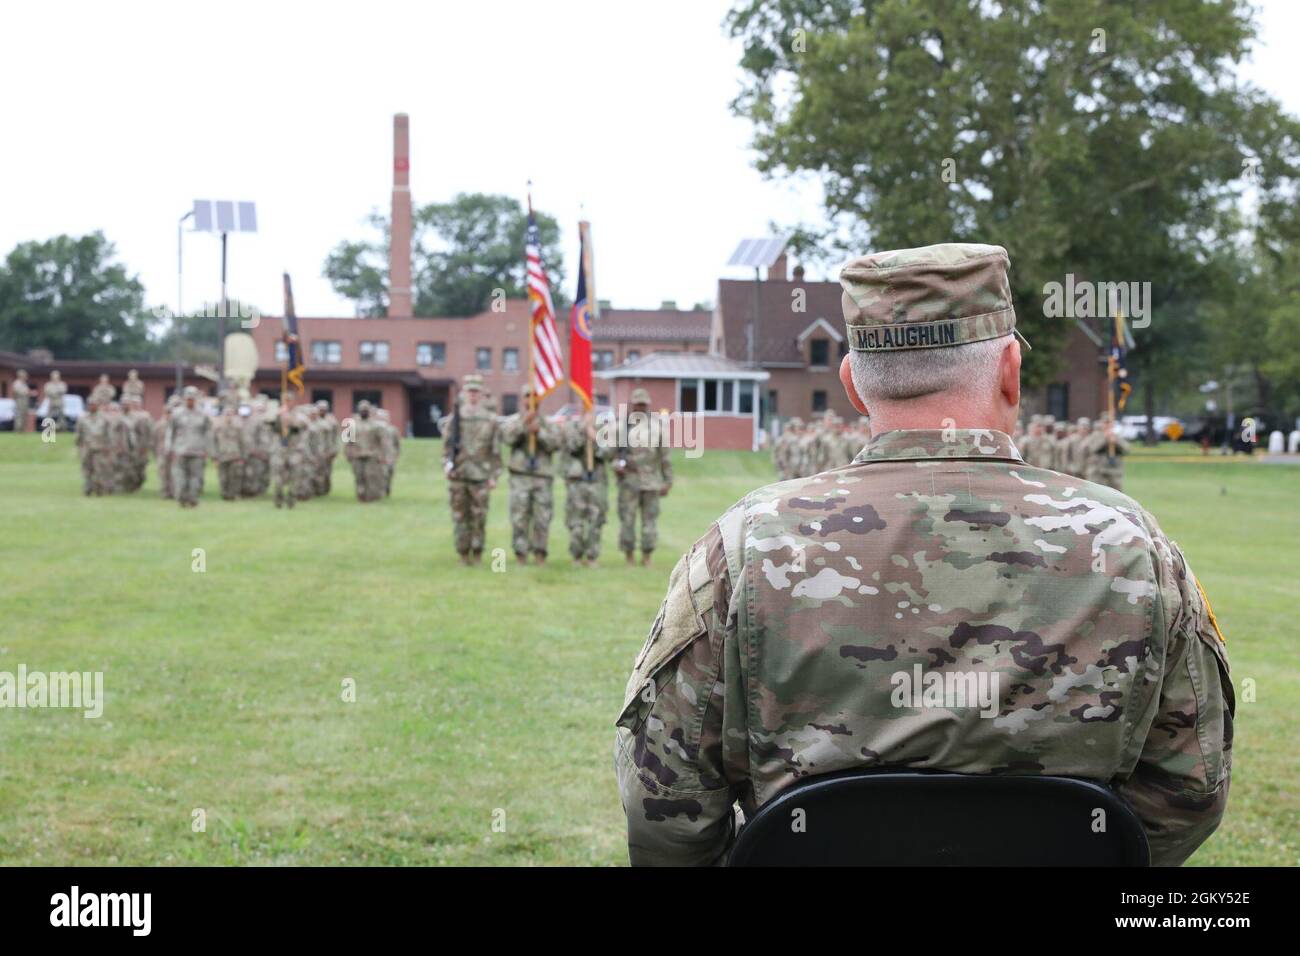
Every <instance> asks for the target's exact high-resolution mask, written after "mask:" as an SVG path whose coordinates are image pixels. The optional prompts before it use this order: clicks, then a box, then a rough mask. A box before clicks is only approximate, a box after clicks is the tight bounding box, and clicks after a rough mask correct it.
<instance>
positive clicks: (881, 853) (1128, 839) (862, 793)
mask: <svg viewBox="0 0 1300 956" xmlns="http://www.w3.org/2000/svg"><path fill="white" fill-rule="evenodd" d="M1150 858H1151V857H1150V850H1149V848H1148V847H1147V838H1146V834H1145V833H1144V832H1143V830H1142V824H1141V823H1140V822H1139V821H1138V818H1137V816H1136V815H1135V814H1134V813H1133V811H1132V810H1131V809H1130V808H1129V806H1128V804H1127V803H1125V802H1124V801H1123V800H1122V799H1121V798H1120V797H1119V796H1118V795H1117V794H1115V793H1114V792H1113V791H1111V790H1109V789H1107V788H1106V787H1104V786H1102V785H1100V784H1097V783H1093V782H1091V781H1088V780H1077V779H1073V778H1070V777H1030V776H983V775H972V774H958V773H943V772H933V771H859V770H852V771H847V772H845V773H837V774H827V775H826V776H824V777H810V778H808V779H807V780H805V781H803V782H801V783H798V784H796V785H794V786H792V787H790V788H789V789H787V790H785V791H783V792H782V793H781V794H779V795H778V796H777V797H776V798H775V799H773V800H771V801H769V802H768V803H766V804H764V805H763V806H762V807H760V808H759V810H758V812H757V813H756V814H754V817H753V819H752V820H750V821H749V822H748V823H746V824H745V826H744V827H742V828H741V831H740V833H739V834H738V835H737V837H736V843H735V845H734V846H733V847H732V850H731V856H730V860H729V863H730V865H731V866H1147V865H1149V863H1150Z"/></svg>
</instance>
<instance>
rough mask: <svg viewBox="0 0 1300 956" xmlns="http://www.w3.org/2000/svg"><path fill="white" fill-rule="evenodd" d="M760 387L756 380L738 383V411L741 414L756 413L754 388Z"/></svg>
mask: <svg viewBox="0 0 1300 956" xmlns="http://www.w3.org/2000/svg"><path fill="white" fill-rule="evenodd" d="M756 388H758V385H757V384H756V383H755V382H738V383H737V384H736V389H737V391H736V411H737V412H739V413H740V414H741V415H752V414H754V390H755V389H756Z"/></svg>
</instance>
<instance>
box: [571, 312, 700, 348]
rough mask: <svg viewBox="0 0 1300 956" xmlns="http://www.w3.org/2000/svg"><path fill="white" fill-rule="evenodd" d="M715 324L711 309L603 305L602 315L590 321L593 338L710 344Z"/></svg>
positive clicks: (600, 339) (598, 339)
mask: <svg viewBox="0 0 1300 956" xmlns="http://www.w3.org/2000/svg"><path fill="white" fill-rule="evenodd" d="M712 327H713V313H712V312H710V311H709V310H708V309H601V310H600V318H599V319H596V320H595V321H594V322H592V323H591V338H592V340H593V341H596V342H610V341H629V340H632V341H649V342H656V341H658V342H701V343H705V344H707V343H708V341H709V336H710V334H711V331H712Z"/></svg>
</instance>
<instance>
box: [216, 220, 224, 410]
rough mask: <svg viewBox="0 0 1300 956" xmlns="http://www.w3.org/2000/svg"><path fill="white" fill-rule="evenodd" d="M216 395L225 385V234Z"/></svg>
mask: <svg viewBox="0 0 1300 956" xmlns="http://www.w3.org/2000/svg"><path fill="white" fill-rule="evenodd" d="M217 323H218V324H217V394H218V395H220V394H221V389H222V388H223V387H225V384H226V234H225V233H224V232H223V233H222V234H221V312H220V313H219V315H218V317H217Z"/></svg>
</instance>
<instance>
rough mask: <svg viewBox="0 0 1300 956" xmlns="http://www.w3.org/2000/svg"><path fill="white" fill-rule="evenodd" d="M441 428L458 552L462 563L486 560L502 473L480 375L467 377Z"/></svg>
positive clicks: (498, 441) (496, 437) (492, 418)
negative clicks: (492, 499) (493, 496)
mask: <svg viewBox="0 0 1300 956" xmlns="http://www.w3.org/2000/svg"><path fill="white" fill-rule="evenodd" d="M439 429H440V431H441V432H442V434H443V443H442V470H443V472H444V473H445V474H446V475H447V492H448V493H447V500H448V502H449V503H450V505H451V520H452V524H453V525H454V526H455V539H456V553H457V554H458V555H460V563H461V564H477V563H478V562H480V561H482V560H483V533H484V532H483V529H484V527H485V525H486V524H487V512H488V497H489V493H490V492H491V491H492V489H493V488H495V487H496V486H497V475H498V474H499V473H500V472H501V435H500V431H499V429H498V427H497V419H496V415H494V414H493V413H492V410H491V409H489V408H488V407H487V405H486V404H485V403H484V401H483V379H482V377H481V376H478V375H472V374H471V375H466V376H465V378H464V381H463V384H462V385H461V390H460V397H459V401H457V403H456V407H455V409H454V410H453V411H452V413H451V415H449V416H447V418H445V419H443V421H442V422H441V423H440V424H439Z"/></svg>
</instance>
